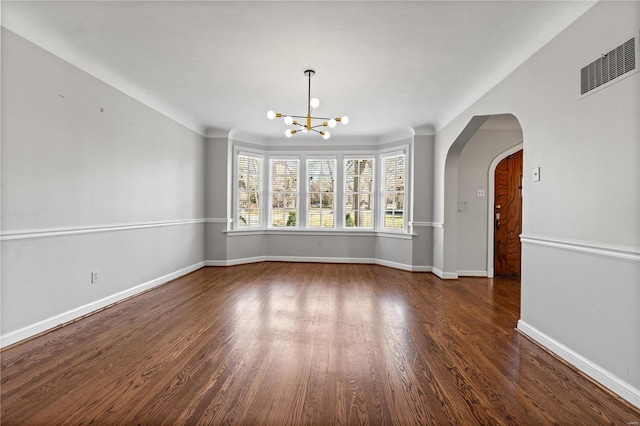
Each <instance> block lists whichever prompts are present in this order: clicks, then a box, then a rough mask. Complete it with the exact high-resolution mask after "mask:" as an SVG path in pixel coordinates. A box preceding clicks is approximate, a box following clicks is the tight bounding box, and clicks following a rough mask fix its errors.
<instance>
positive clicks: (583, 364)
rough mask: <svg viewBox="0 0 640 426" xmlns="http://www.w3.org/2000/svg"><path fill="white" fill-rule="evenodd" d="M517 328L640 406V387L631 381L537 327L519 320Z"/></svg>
mask: <svg viewBox="0 0 640 426" xmlns="http://www.w3.org/2000/svg"><path fill="white" fill-rule="evenodd" d="M517 330H518V331H520V332H522V333H523V334H524V335H526V336H528V337H530V338H531V339H533V340H534V341H535V342H537V343H539V344H540V345H542V346H544V347H545V348H547V349H549V350H550V351H551V352H553V353H554V354H556V355H557V356H559V357H560V358H562V359H563V360H565V361H566V362H568V363H569V364H571V365H573V366H574V367H576V368H577V369H578V370H580V371H582V372H583V373H585V374H586V375H587V376H589V377H591V378H592V379H594V380H595V381H597V382H598V383H600V384H602V385H603V386H605V387H606V388H608V389H610V390H611V391H613V392H615V393H616V394H618V395H620V396H621V397H622V398H624V399H625V400H627V401H629V402H630V403H631V404H633V405H635V406H636V407H638V408H640V389H636V388H634V387H633V386H631V385H630V384H629V383H627V382H625V381H623V380H621V379H619V378H618V377H616V376H615V375H614V374H612V373H611V372H609V371H607V370H605V369H604V368H602V367H600V366H599V365H597V364H596V363H594V362H592V361H590V360H588V359H587V358H585V357H583V356H582V355H580V354H578V353H577V352H574V351H573V350H572V349H570V348H568V347H566V346H565V345H563V344H562V343H560V342H558V341H557V340H555V339H553V338H551V337H549V336H547V335H546V334H544V333H543V332H541V331H540V330H538V329H536V328H535V327H533V326H531V325H530V324H527V323H526V322H525V321H522V320H519V321H518V327H517Z"/></svg>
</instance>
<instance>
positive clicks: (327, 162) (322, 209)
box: [307, 159, 336, 228]
mask: <svg viewBox="0 0 640 426" xmlns="http://www.w3.org/2000/svg"><path fill="white" fill-rule="evenodd" d="M335 170H336V160H335V159H323V160H320V159H318V160H307V227H309V228H333V227H334V226H335V217H334V216H335V215H334V213H335V204H334V200H335Z"/></svg>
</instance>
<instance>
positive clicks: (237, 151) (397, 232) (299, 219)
mask: <svg viewBox="0 0 640 426" xmlns="http://www.w3.org/2000/svg"><path fill="white" fill-rule="evenodd" d="M230 143H231V145H232V149H231V152H232V155H231V156H230V158H229V163H228V164H229V168H228V170H229V172H228V176H229V178H230V179H229V185H228V189H229V190H228V195H227V200H228V203H227V206H228V217H230V218H232V219H230V220H228V223H229V225H228V229H227V231H225V232H232V233H234V232H240V233H242V232H247V233H250V234H251V233H256V232H257V233H265V232H267V233H271V232H276V233H287V232H290V233H293V234H305V235H306V234H310V235H316V233H318V232H320V233H322V232H325V233H329V234H331V233H333V234H336V235H337V234H340V233H343V232H344V233H345V234H347V233H351V234H353V233H358V232H360V233H363V234H364V233H376V234H380V233H382V234H388V236H390V237H394V238H403V237H405V235H401V234H412V218H411V217H410V216H411V215H412V207H411V206H412V202H413V170H412V169H413V167H412V158H413V143H406V142H404V143H387V144H385V145H384V147H372V146H368V147H366V148H364V149H358V148H357V147H355V146H353V147H347V148H346V149H344V150H337V151H333V152H331V151H329V150H324V149H322V150H321V149H319V150H315V149H313V148H312V149H304V148H301V149H295V150H292V149H291V147H287V148H288V149H281V148H280V147H279V146H274V147H269V146H257V145H253V144H249V143H244V142H240V143H236V142H230ZM399 154H403V155H404V156H405V190H404V206H403V207H404V209H403V218H404V220H403V228H402V229H385V228H384V218H385V214H384V213H385V204H386V201H385V197H384V193H385V192H384V179H383V177H384V171H383V169H382V167H383V160H384V159H385V158H387V157H391V156H395V155H399ZM238 155H246V156H250V157H255V158H259V159H261V165H260V167H261V180H260V190H259V194H260V200H261V208H260V225H254V226H244V227H240V226H239V223H238V221H239V200H238V176H237V172H238ZM370 158H371V159H373V160H374V166H373V167H374V176H373V179H374V184H373V185H374V188H375V189H374V191H373V193H372V196H373V203H372V204H373V206H372V214H373V221H374V225H373V227H372V228H361V227H346V223H345V222H346V220H345V216H346V196H345V193H346V177H345V176H346V163H345V160H349V159H370ZM271 159H273V160H280V159H297V160H298V203H297V208H296V226H295V227H293V226H292V227H287V226H282V227H280V226H276V227H274V226H272V220H273V218H272V205H273V199H272V191H271V183H272V182H271V180H272V176H271V173H272V163H271ZM325 159H329V160H333V161H334V164H335V167H336V170H335V176H334V178H335V182H334V188H333V189H334V193H333V196H334V215H335V217H334V226H333V227H332V228H322V227H309V226H307V216H308V215H309V208H310V206H309V197H308V184H309V182H308V178H309V175H308V172H307V165H308V160H325ZM303 180H304V184H303V182H302V181H303ZM406 237H409V238H410V235H406Z"/></svg>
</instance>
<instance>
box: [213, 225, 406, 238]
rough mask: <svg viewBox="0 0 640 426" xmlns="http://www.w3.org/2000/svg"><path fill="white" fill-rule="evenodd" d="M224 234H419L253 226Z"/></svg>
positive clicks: (386, 235)
mask: <svg viewBox="0 0 640 426" xmlns="http://www.w3.org/2000/svg"><path fill="white" fill-rule="evenodd" d="M222 232H223V233H224V234H227V236H229V237H240V236H249V235H300V236H307V235H308V236H326V235H334V236H350V237H354V236H358V237H382V238H396V239H401V240H411V239H413V237H415V236H417V234H409V233H406V232H391V231H375V230H372V229H350V230H346V229H342V230H340V229H324V230H323V229H300V228H295V229H284V228H283V229H276V228H269V229H262V228H253V229H234V230H224V231H222Z"/></svg>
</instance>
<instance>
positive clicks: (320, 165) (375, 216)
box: [232, 145, 410, 233]
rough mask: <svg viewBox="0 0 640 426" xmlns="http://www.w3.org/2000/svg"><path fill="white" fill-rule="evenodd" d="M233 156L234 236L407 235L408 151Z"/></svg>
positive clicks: (251, 151) (241, 152)
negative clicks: (255, 232) (262, 232)
mask: <svg viewBox="0 0 640 426" xmlns="http://www.w3.org/2000/svg"><path fill="white" fill-rule="evenodd" d="M233 152H234V156H233V169H232V170H233V179H234V182H235V184H234V187H233V195H232V200H233V203H234V204H233V205H234V210H233V211H234V218H233V223H234V225H233V229H235V230H243V229H246V230H255V229H257V230H266V229H272V230H276V229H280V230H281V231H284V232H288V231H289V230H292V231H294V232H296V230H298V231H303V230H305V229H306V230H314V231H330V230H334V231H344V232H358V231H372V232H376V231H377V232H380V231H391V232H398V233H404V232H406V231H407V228H408V225H409V223H408V222H409V216H408V213H407V211H408V210H407V209H408V208H409V207H408V203H409V201H410V200H407V199H406V196H407V195H408V194H410V192H409V190H408V186H407V182H406V180H407V178H408V177H409V176H410V174H409V169H408V164H407V156H408V153H409V146H408V145H402V146H396V147H393V146H392V147H388V148H386V149H381V150H375V149H374V150H371V149H370V150H368V151H364V150H362V151H360V152H358V150H357V149H352V150H344V151H338V152H335V153H331V154H328V150H327V149H324V150H319V151H318V152H311V151H309V152H304V151H302V152H300V151H297V152H296V151H291V150H289V149H287V150H285V149H277V148H276V149H271V150H270V149H269V148H268V147H265V148H264V149H258V148H256V147H243V146H236V147H234V150H233ZM263 164H266V166H264V167H263ZM263 181H264V182H266V184H265V185H263ZM263 200H264V201H263Z"/></svg>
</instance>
